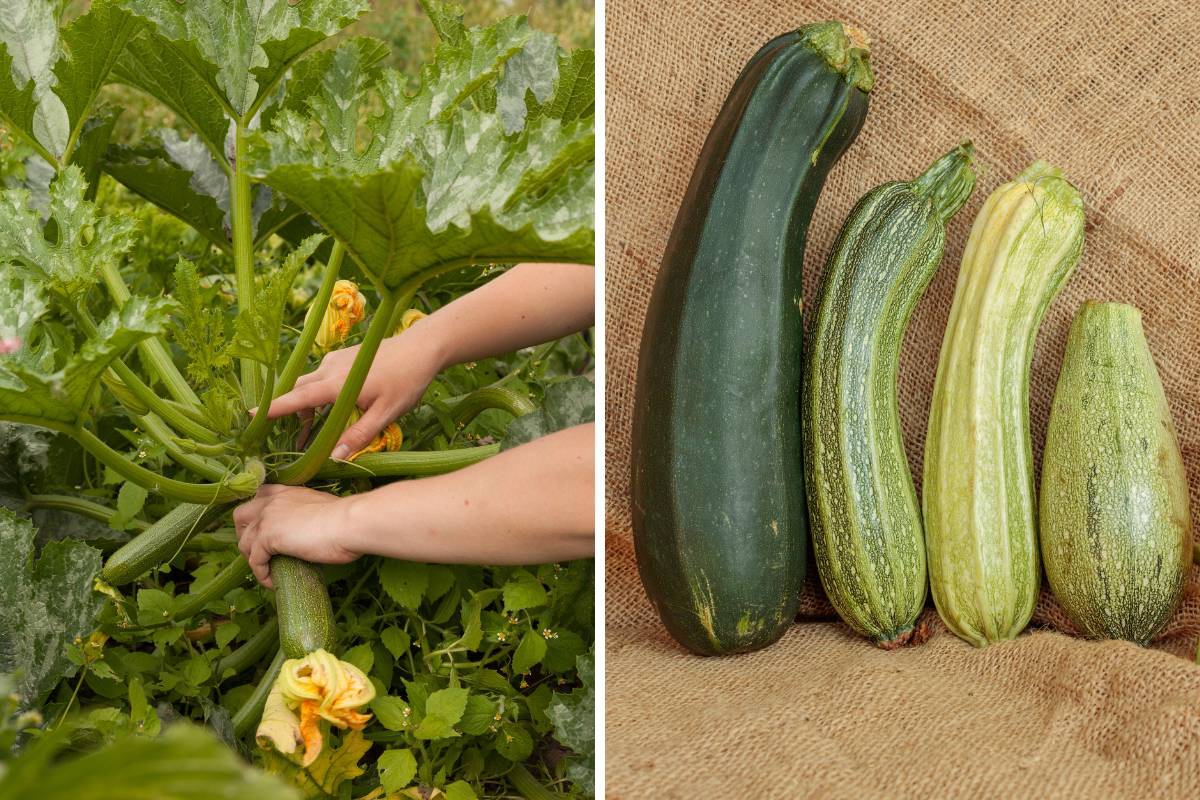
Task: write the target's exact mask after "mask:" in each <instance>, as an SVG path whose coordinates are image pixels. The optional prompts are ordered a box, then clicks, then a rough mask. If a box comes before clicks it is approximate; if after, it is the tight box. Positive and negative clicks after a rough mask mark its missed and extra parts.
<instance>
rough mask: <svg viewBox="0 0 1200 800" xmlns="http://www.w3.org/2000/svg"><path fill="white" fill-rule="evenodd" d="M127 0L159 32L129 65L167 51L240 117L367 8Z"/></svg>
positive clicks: (344, 2)
mask: <svg viewBox="0 0 1200 800" xmlns="http://www.w3.org/2000/svg"><path fill="white" fill-rule="evenodd" d="M124 2H125V5H126V7H127V8H128V9H129V10H130V11H132V12H133V13H134V14H137V15H138V16H140V17H142V18H144V19H146V20H148V21H149V22H150V23H151V24H152V25H153V27H154V31H155V34H154V35H153V36H149V37H146V39H144V40H142V41H140V42H139V43H138V45H137V46H136V48H133V49H131V53H132V56H133V57H132V59H131V62H132V63H131V65H130V67H131V68H135V69H136V68H140V67H142V66H145V59H144V56H145V55H147V51H148V50H153V49H161V50H167V51H170V52H171V55H172V61H173V63H172V64H171V67H172V70H171V72H172V73H174V74H179V73H185V74H186V72H190V73H191V74H192V76H194V78H195V79H198V80H199V81H201V82H202V84H203V86H204V87H205V89H206V90H207V91H208V92H209V93H210V94H211V95H213V96H214V97H216V98H219V100H220V102H221V103H222V104H223V105H225V106H227V107H228V108H229V110H231V111H232V112H233V113H234V114H236V115H238V116H240V117H244V116H246V115H247V114H248V112H250V110H251V109H252V108H253V107H254V106H255V105H256V103H257V101H258V100H259V99H260V98H261V97H263V96H264V95H265V94H266V93H267V92H269V91H271V90H272V89H273V88H274V86H275V85H276V84H277V83H278V81H279V80H280V79H281V78H282V77H283V74H284V73H285V72H286V71H287V69H288V68H289V67H290V66H291V64H292V63H293V62H294V61H295V60H296V59H298V58H299V57H300V56H302V55H303V54H304V53H305V52H306V51H307V50H309V49H310V48H312V47H314V46H315V45H317V44H320V43H321V42H322V41H324V40H325V39H326V38H327V37H329V36H332V35H333V34H335V33H337V32H338V31H339V30H341V29H342V28H343V27H345V26H346V25H349V24H350V23H351V22H353V21H354V20H355V19H357V18H358V17H359V16H360V15H361V14H362V13H363V12H364V11H366V10H367V3H366V2H365V0H311V1H306V2H303V3H289V2H288V0H221V2H218V3H179V2H176V0H124ZM134 65H137V66H136V67H135V66H134ZM128 72H129V69H126V70H123V72H122V75H123V77H129V75H128ZM198 86H199V84H197V87H198ZM156 96H157V93H156ZM160 99H162V100H164V102H168V101H167V98H161V97H160ZM168 105H174V103H171V102H168ZM210 135H211V133H210Z"/></svg>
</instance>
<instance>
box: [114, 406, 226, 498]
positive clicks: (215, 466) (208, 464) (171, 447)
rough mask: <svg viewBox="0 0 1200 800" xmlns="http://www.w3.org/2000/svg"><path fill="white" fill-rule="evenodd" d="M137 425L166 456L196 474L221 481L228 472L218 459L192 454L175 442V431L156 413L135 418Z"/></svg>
mask: <svg viewBox="0 0 1200 800" xmlns="http://www.w3.org/2000/svg"><path fill="white" fill-rule="evenodd" d="M136 420H137V423H138V425H140V426H141V427H142V429H143V430H145V431H146V433H148V434H150V435H151V436H152V437H154V438H155V439H157V440H158V442H159V443H160V444H162V446H163V448H164V449H165V450H166V453H167V455H168V456H170V458H171V460H172V461H174V462H175V463H176V464H178V465H179V466H181V467H186V468H187V469H190V470H191V471H192V472H194V473H196V474H197V475H199V476H201V477H203V478H208V479H209V480H210V481H218V482H219V481H221V480H222V479H223V478H224V477H225V476H226V475H228V474H229V469H228V468H227V467H226V466H225V465H224V464H221V463H220V462H218V461H214V460H212V459H210V458H208V457H207V456H202V455H193V454H191V453H188V452H186V451H185V450H184V449H183V448H182V447H180V446H179V445H178V444H177V443H176V441H175V440H176V438H178V437H176V436H175V431H173V430H171V429H170V428H169V427H168V426H167V424H166V423H165V422H163V421H162V419H161V418H159V417H158V416H157V415H156V414H153V413H150V414H146V415H144V416H141V417H137V418H136Z"/></svg>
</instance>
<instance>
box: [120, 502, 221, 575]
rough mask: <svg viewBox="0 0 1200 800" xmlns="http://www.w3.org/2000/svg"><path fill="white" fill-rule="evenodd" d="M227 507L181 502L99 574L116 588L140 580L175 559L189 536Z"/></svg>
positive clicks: (121, 550) (124, 548)
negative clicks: (165, 562) (164, 563)
mask: <svg viewBox="0 0 1200 800" xmlns="http://www.w3.org/2000/svg"><path fill="white" fill-rule="evenodd" d="M224 508H225V507H224V506H221V505H216V506H211V505H210V506H203V505H196V504H194V503H180V504H179V505H177V506H175V507H174V508H173V509H171V510H170V511H168V512H167V513H166V514H165V515H164V516H163V517H162V519H160V520H158V522H155V523H154V524H153V525H151V526H150V527H149V528H146V530H144V531H142V532H141V533H139V534H138V535H137V536H135V537H133V538H132V539H130V540H129V541H128V542H126V543H125V544H124V545H122V546H121V548H120V549H119V550H117V551H116V552H115V553H113V554H112V555H111V556H109V557H108V560H107V561H105V562H104V569H102V570H101V571H100V578H101V580H103V581H104V582H105V583H108V584H111V585H113V586H124V585H125V584H127V583H131V582H133V581H135V580H137V579H138V578H140V577H142V576H143V575H145V574H146V573H147V572H149V571H150V570H152V569H154V568H155V567H157V566H158V565H159V564H162V563H163V562H164V561H168V560H170V559H171V558H173V557H174V556H175V554H176V553H178V552H179V549H180V548H181V547H183V545H184V543H185V542H187V540H188V537H190V536H191V535H192V534H194V533H199V532H200V531H202V530H203V529H204V526H205V525H207V524H208V523H209V522H211V521H212V520H214V519H216V517H217V516H218V515H219V514H220V513H221V512H222V511H223V510H224Z"/></svg>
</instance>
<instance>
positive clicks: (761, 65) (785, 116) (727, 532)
mask: <svg viewBox="0 0 1200 800" xmlns="http://www.w3.org/2000/svg"><path fill="white" fill-rule="evenodd" d="M814 28H819V29H820V30H819V31H818V32H819V33H820V35H821V36H822V37H823V38H824V42H823V44H822V47H816V46H814V42H813V40H812V39H811V38H810V37H809V36H808V35H807V34H806V31H809V30H812V29H805V30H802V31H800V32H798V33H791V34H786V35H784V36H781V37H779V38H777V39H775V40H774V41H772V42H770V43H769V44H767V45H766V46H765V47H763V48H762V50H760V51H759V52H758V54H757V55H755V56H754V58H753V59H752V60H751V61H750V63H749V64H748V65H747V66H746V68H745V69H744V70H743V71H742V74H741V75H740V76H739V78H738V80H737V82H736V83H735V85H734V87H733V89H732V90H731V92H730V94H729V97H728V98H727V99H726V101H725V105H724V107H723V108H722V109H721V112H720V114H719V115H718V117H717V119H716V122H715V123H714V125H713V128H712V131H711V132H710V133H709V137H708V140H707V141H706V142H705V145H704V149H703V151H702V152H701V154H700V157H699V161H698V163H697V166H696V170H695V172H694V174H693V175H692V180H691V183H690V184H689V186H688V190H687V193H686V195H685V196H684V199H683V203H682V206H681V207H680V210H679V214H678V216H677V217H676V220H675V227H674V229H673V230H672V233H671V238H670V241H669V242H668V244H667V249H666V252H665V255H664V258H663V264H662V268H661V269H660V271H659V273H658V278H657V282H656V284H655V288H654V294H653V297H652V299H651V302H650V308H649V312H648V315H647V319H646V327H645V330H644V332H643V335H642V348H641V354H640V361H639V372H638V382H637V396H636V405H635V409H634V428H633V451H632V454H631V455H632V510H633V532H634V544H635V547H636V550H637V559H638V569H639V572H640V573H641V577H642V582H643V584H644V585H645V587H646V592H647V594H648V595H649V596H650V599H651V600H652V601H653V603H654V605H655V607H656V608H657V610H658V613H659V616H660V617H661V618H662V620H663V623H664V624H665V625H666V627H667V630H668V631H669V632H670V634H671V636H673V637H674V638H675V640H676V641H678V642H679V643H680V644H682V645H683V646H685V647H687V648H688V649H690V650H692V651H694V652H696V653H701V654H722V653H736V652H740V651H746V650H754V649H757V648H760V647H764V646H766V645H768V644H770V643H771V642H773V641H775V640H776V639H778V638H779V636H780V635H782V633H783V631H784V630H785V629H786V628H787V626H788V625H790V624H791V622H792V621H793V619H794V617H795V614H796V606H797V603H798V599H799V593H800V586H801V583H802V582H803V578H804V568H805V551H806V540H807V531H806V527H805V512H804V492H803V485H804V481H803V476H802V467H801V445H800V414H799V401H800V370H801V361H800V342H801V335H802V324H801V272H802V267H803V256H804V239H805V234H806V232H807V229H808V223H809V218H810V217H811V215H812V210H813V207H814V206H815V204H816V201H817V195H818V193H819V192H820V190H821V186H822V185H823V184H824V181H825V176H826V174H827V173H828V171H829V169H830V167H832V165H833V164H834V162H835V161H837V159H838V158H839V157H840V156H841V154H842V153H843V152H844V151H845V150H846V148H847V147H849V145H850V143H851V142H852V141H853V140H854V138H855V136H856V135H857V133H858V130H859V128H860V127H861V125H862V122H863V119H864V117H865V115H866V110H867V95H866V93H865V92H864V91H863V90H862V89H861V88H858V87H857V86H856V85H853V84H852V83H851V82H850V80H849V79H848V78H847V77H846V75H843V73H842V72H841V71H839V70H838V69H835V68H834V66H832V65H831V62H839V63H842V69H843V70H845V69H846V68H847V66H853V67H854V69H851V70H848V71H847V73H846V74H847V75H857V76H858V78H859V79H861V78H862V70H864V69H866V62H865V58H864V56H863V55H862V54H861V52H859V51H854V52H851V53H848V54H846V53H843V55H846V56H847V58H845V59H841V58H839V57H838V56H837V53H836V51H837V45H838V41H839V40H837V38H836V37H838V36H842V34H841V29H840V27H838V28H837V29H836V30H834V29H833V28H831V27H830V26H828V25H825V26H814ZM829 34H836V36H834V37H833V38H832V39H831V38H830V36H829ZM843 40H844V37H843ZM843 43H844V41H843ZM830 45H833V47H832V51H833V52H832V53H831V49H830V47H829V46H830ZM868 74H869V73H868ZM858 83H859V84H860V85H861V83H862V81H861V80H859V81H858Z"/></svg>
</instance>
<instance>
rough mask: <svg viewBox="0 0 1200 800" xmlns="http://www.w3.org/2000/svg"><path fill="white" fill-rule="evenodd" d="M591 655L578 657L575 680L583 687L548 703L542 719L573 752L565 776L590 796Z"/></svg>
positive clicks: (593, 741) (593, 699) (592, 738)
mask: <svg viewBox="0 0 1200 800" xmlns="http://www.w3.org/2000/svg"><path fill="white" fill-rule="evenodd" d="M594 670H595V655H594V654H593V653H589V654H588V655H586V656H579V679H580V681H582V683H583V686H582V687H580V688H578V689H575V690H573V691H572V692H571V693H570V694H567V695H558V696H556V697H555V698H554V699H553V700H551V701H550V705H549V707H548V708H547V709H546V716H547V717H549V718H550V721H551V722H553V723H554V736H555V738H557V739H558V741H560V742H562V743H563V744H565V745H566V746H567V747H569V748H571V749H572V750H574V751H575V754H576V755H575V756H574V757H572V759H571V760H570V763H569V765H568V766H567V777H568V778H570V779H571V781H572V782H573V783H574V784H575V785H576V786H578V787H579V788H580V789H581V790H582V791H583V792H584V794H588V795H591V794H594V793H595V784H596V687H595V684H594V679H595V673H594Z"/></svg>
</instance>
